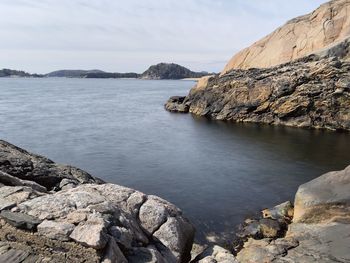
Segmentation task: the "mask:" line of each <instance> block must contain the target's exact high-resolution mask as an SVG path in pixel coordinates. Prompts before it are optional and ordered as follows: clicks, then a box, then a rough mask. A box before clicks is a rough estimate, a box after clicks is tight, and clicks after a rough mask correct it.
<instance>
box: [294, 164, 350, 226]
mask: <svg viewBox="0 0 350 263" xmlns="http://www.w3.org/2000/svg"><path fill="white" fill-rule="evenodd" d="M330 221H339V222H345V221H347V222H349V223H350V166H349V167H347V168H346V169H345V170H343V171H339V172H330V173H327V174H324V175H322V176H320V177H318V178H316V179H314V180H312V181H310V182H308V183H306V184H303V185H301V186H300V187H299V189H298V191H297V193H296V196H295V211H294V218H293V222H295V223H325V222H330Z"/></svg>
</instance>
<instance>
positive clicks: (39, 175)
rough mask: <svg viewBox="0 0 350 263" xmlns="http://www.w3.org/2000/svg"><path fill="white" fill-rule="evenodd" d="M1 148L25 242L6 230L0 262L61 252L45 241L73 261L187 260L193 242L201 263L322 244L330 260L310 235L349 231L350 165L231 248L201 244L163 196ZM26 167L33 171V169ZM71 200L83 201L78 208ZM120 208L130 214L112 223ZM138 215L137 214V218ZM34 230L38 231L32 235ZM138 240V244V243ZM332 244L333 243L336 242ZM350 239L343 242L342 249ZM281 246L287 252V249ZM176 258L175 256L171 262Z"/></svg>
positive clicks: (254, 226) (253, 222)
mask: <svg viewBox="0 0 350 263" xmlns="http://www.w3.org/2000/svg"><path fill="white" fill-rule="evenodd" d="M0 153H1V155H0V156H1V165H0V196H1V198H0V200H1V201H0V205H1V207H0V210H1V213H0V217H1V218H2V219H1V222H0V223H1V226H2V229H4V230H6V231H10V232H11V231H12V232H11V233H12V234H13V235H15V236H16V237H17V238H18V239H19V241H18V242H17V241H16V242H12V243H11V242H10V243H9V242H8V241H6V239H5V237H1V235H0V240H1V242H5V243H6V244H7V246H8V250H6V249H5V251H7V253H2V254H1V252H0V260H1V259H4V258H6V255H7V254H8V253H13V251H17V253H24V252H23V251H25V253H27V254H28V253H29V254H28V255H31V256H33V255H34V254H35V256H37V254H38V253H39V254H40V253H41V254H40V256H42V257H47V258H50V257H51V258H52V257H53V256H54V255H53V254H50V253H47V252H44V250H43V248H42V247H41V246H42V245H39V244H40V242H45V244H46V245H45V246H50V245H49V244H50V242H54V244H55V246H59V247H60V246H63V247H66V249H67V248H68V251H69V252H65V253H58V255H55V256H54V257H56V259H58V258H60V256H64V255H65V256H68V257H72V258H73V257H74V255H75V254H74V253H78V252H75V251H80V252H79V253H88V254H89V255H90V256H91V259H92V258H95V259H98V260H109V259H110V258H118V259H122V261H121V262H127V261H126V260H129V262H133V261H132V259H135V258H138V257H140V255H144V253H146V254H147V253H148V254H150V255H152V257H153V256H154V257H156V258H160V257H162V258H163V259H164V260H165V262H188V261H189V260H190V250H191V248H192V246H193V245H194V247H193V249H192V260H193V259H194V258H196V260H198V261H199V262H201V260H209V259H213V260H217V259H218V255H220V258H226V259H227V260H230V261H229V262H243V263H245V262H254V261H252V260H253V259H254V258H255V257H257V256H259V257H261V256H262V254H261V253H262V252H261V251H263V253H264V255H267V256H268V258H269V260H279V259H282V258H283V259H287V258H288V257H291V255H293V254H296V255H297V256H298V257H300V258H303V257H307V255H305V254H303V251H304V250H305V249H313V250H315V249H316V252H317V253H318V254H320V255H322V256H324V257H325V258H328V257H330V258H331V257H339V255H338V254H336V252H328V250H326V248H327V249H328V245H327V247H326V248H323V247H320V248H319V247H313V246H311V247H310V244H309V243H305V242H304V239H303V236H304V235H305V233H308V235H311V238H320V237H319V236H318V235H321V234H322V233H327V232H323V231H326V230H325V229H328V230H327V231H331V233H333V232H332V231H339V230H338V229H339V228H340V229H343V228H344V229H348V228H349V229H350V221H349V222H348V223H346V222H347V221H346V220H345V221H344V220H341V218H342V217H344V218H345V219H346V218H347V216H348V214H347V212H346V211H347V209H350V208H349V207H348V205H346V203H344V204H343V202H347V201H344V200H348V201H350V192H349V191H345V192H344V191H340V189H342V187H344V185H346V184H350V166H349V167H347V168H346V169H345V170H343V171H339V172H331V173H327V174H325V175H323V176H321V177H318V178H316V179H314V180H312V181H310V182H308V183H306V184H304V185H301V186H300V187H299V190H298V192H297V194H296V198H295V203H294V210H293V205H292V204H291V203H290V202H285V203H283V204H281V205H278V206H276V207H273V208H270V209H265V210H263V211H262V216H261V217H259V218H254V219H247V220H246V221H245V222H244V223H243V224H242V227H241V232H240V233H239V234H238V239H237V240H236V242H235V243H234V244H233V246H234V247H235V248H234V249H233V250H231V251H230V250H227V249H224V248H223V247H219V246H218V245H217V244H215V243H207V244H205V245H204V246H198V245H195V243H194V227H193V225H192V224H191V223H190V222H189V221H188V220H187V219H186V218H185V217H184V216H183V215H182V212H181V210H180V209H179V208H177V207H175V206H174V205H172V204H171V203H169V202H167V201H165V200H164V199H161V198H159V197H156V196H152V195H145V194H143V193H141V192H138V191H137V190H134V189H130V188H126V187H123V186H118V185H115V184H109V183H105V182H103V181H102V180H100V179H98V178H95V177H92V176H91V175H89V174H88V173H86V172H84V171H82V170H80V169H78V168H75V167H71V166H64V165H60V164H56V163H54V162H52V161H51V160H49V159H47V158H45V157H42V156H40V155H35V154H31V153H28V152H27V151H25V150H23V149H21V148H18V147H16V146H14V145H12V144H10V143H7V142H5V141H0ZM27 165H29V166H28V168H25V167H27ZM29 167H31V168H29ZM27 169H32V170H31V171H32V172H30V170H27ZM34 171H35V172H34ZM67 172H68V173H67ZM330 180H331V181H330ZM329 181H330V182H331V184H330V183H329ZM326 189H330V190H331V194H330V195H329V196H324V194H323V192H324V191H326ZM5 193H7V194H5ZM23 193H30V194H29V195H27V194H26V195H24V194H23ZM339 193H340V196H339ZM310 194H311V196H312V200H318V201H317V202H318V203H317V205H316V207H317V210H318V212H317V214H318V216H317V217H316V218H315V217H314V215H313V214H314V213H315V212H314V205H313V203H310V202H309V201H308V199H309V198H311V197H310ZM334 198H337V200H335V199H334ZM72 202H78V203H76V204H75V205H73V206H72V204H73V203H72ZM329 202H337V204H338V205H337V208H336V209H337V210H336V211H334V212H332V211H333V210H329V208H328V207H329V205H328V203H329ZM43 205H44V207H43ZM41 207H43V208H41ZM42 209H44V210H42ZM117 211H118V214H119V216H120V213H121V215H122V217H123V218H125V219H123V221H120V222H119V223H118V224H117V225H113V224H115V223H112V222H113V221H114V220H115V219H113V218H115V216H116V214H115V213H116V212H117ZM333 213H334V214H333ZM104 215H108V217H105V216H104ZM339 216H340V217H339ZM135 217H136V218H138V219H137V220H136V221H135V219H134V218H135ZM107 218H109V219H107ZM18 220H20V221H18ZM106 220H107V221H106ZM111 220H112V221H111ZM339 220H341V221H339ZM19 222H25V224H24V225H23V223H20V224H19ZM337 222H342V223H337ZM119 224H122V227H121V226H120V225H119ZM334 224H335V226H336V230H334V229H333V228H334ZM174 227H175V228H174ZM22 229H24V230H22ZM174 229H176V231H175V232H173V231H174ZM300 229H302V232H300V231H301V230H300ZM28 231H29V232H31V233H34V236H33V234H31V235H30V236H27V234H26V233H28ZM86 231H87V232H86ZM305 231H306V232H305ZM291 236H292V239H291V238H290V237H291ZM33 238H34V240H35V242H36V244H37V245H35V247H32V248H30V247H25V246H24V247H23V244H22V242H27V241H28V239H30V240H33ZM344 238H345V239H346V237H344ZM349 239H350V238H349ZM21 240H22V241H21ZM25 240H27V241H25ZM50 240H51V241H50ZM134 242H136V243H137V244H138V245H137V246H135V245H136V243H134ZM159 242H161V243H162V246H160V243H159ZM232 242H234V240H232ZM329 242H330V243H329V246H331V245H332V244H333V243H332V242H336V241H335V240H333V239H332V240H331V241H329ZM1 244H3V243H1ZM142 244H143V245H142ZM150 244H151V245H150ZM175 244H176V245H175ZM346 244H347V243H346V242H345V243H341V244H338V243H337V245H338V246H339V245H340V246H346ZM140 245H141V247H140ZM74 246H75V247H76V248H74ZM164 246H165V248H164ZM271 246H272V247H275V249H274V250H273V251H279V252H278V253H276V252H271V250H270V249H268V248H269V247H271ZM141 248H142V249H141ZM76 249H78V250H76ZM317 249H318V250H317ZM28 250H30V251H31V252H30V251H29V252H28ZM85 250H86V252H83V251H85ZM11 251H12V252H11ZM18 251H21V252H18ZM280 251H284V252H283V253H282V254H281V253H280ZM341 251H342V250H341ZM341 251H340V252H341ZM316 252H315V253H316ZM326 252H327V253H328V254H327V253H326ZM340 252H339V253H340ZM67 253H68V254H67ZM91 253H92V254H91ZM101 253H102V254H101ZM317 253H316V254H317ZM325 253H326V254H325ZM334 253H335V254H334ZM337 253H338V252H337ZM342 256H343V254H342ZM345 256H346V255H345ZM169 259H172V260H170V261H167V260H169ZM54 260H55V259H54ZM237 260H238V261H237ZM53 262H55V261H53ZM72 262H80V261H74V260H73V261H72ZM88 262H89V261H88ZM91 262H97V261H91ZM104 262H114V261H104ZM203 262H204V261H203ZM218 262H220V261H218ZM268 262H270V261H268Z"/></svg>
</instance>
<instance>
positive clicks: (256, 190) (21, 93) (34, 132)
mask: <svg viewBox="0 0 350 263" xmlns="http://www.w3.org/2000/svg"><path fill="white" fill-rule="evenodd" d="M193 85H194V82H191V81H150V80H148V81H147V80H117V79H65V78H62V79H59V78H57V79H56V78H52V79H8V78H6V79H4V78H2V79H0V92H1V93H0V94H1V96H0V121H1V126H0V138H2V139H4V140H8V141H9V142H11V143H13V144H16V145H18V146H20V147H24V148H25V149H27V150H30V151H33V152H36V153H39V154H41V155H45V156H47V157H49V158H51V159H53V160H54V161H56V162H61V163H67V164H71V165H74V166H78V167H80V168H82V169H84V170H86V171H88V172H90V173H91V174H93V175H95V176H98V177H101V178H102V179H104V180H106V181H108V182H113V183H117V184H120V185H124V186H128V187H132V188H136V189H138V190H140V191H143V192H145V193H148V194H155V195H159V196H161V197H163V198H165V199H167V200H169V201H171V202H173V203H174V204H176V205H177V206H179V207H180V208H181V209H182V210H183V211H184V213H185V214H186V215H187V216H188V217H189V218H190V219H191V221H192V222H193V223H194V224H195V225H196V228H197V232H198V237H199V238H200V239H203V237H204V236H206V235H208V234H211V233H216V234H219V235H220V236H224V235H226V234H229V233H231V232H233V231H234V226H235V225H237V224H238V223H240V222H241V221H242V220H243V219H244V218H245V217H246V216H247V215H250V214H253V213H255V212H256V211H258V210H259V209H262V208H265V207H269V206H273V205H276V204H278V203H280V202H283V201H285V200H292V199H293V197H294V194H295V192H296V190H297V187H298V185H300V184H302V183H304V182H307V181H309V180H311V179H313V178H315V177H317V176H319V175H320V174H322V173H324V172H326V171H330V170H337V169H342V168H344V167H345V166H346V165H348V164H350V160H349V156H350V135H349V134H348V133H336V132H327V131H326V132H322V131H309V130H303V129H295V128H285V127H269V126H259V125H254V124H250V125H248V124H245V125H243V124H233V123H226V122H217V121H209V120H206V119H203V118H196V117H192V116H191V115H183V114H171V113H169V112H166V111H165V110H164V109H163V104H164V102H165V101H166V100H167V99H168V97H169V96H171V95H185V94H187V92H188V90H189V89H190V88H191V87H192V86H193Z"/></svg>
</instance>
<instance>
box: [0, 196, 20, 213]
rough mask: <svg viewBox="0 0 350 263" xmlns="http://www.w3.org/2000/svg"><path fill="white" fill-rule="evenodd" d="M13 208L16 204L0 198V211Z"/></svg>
mask: <svg viewBox="0 0 350 263" xmlns="http://www.w3.org/2000/svg"><path fill="white" fill-rule="evenodd" d="M14 206H16V202H13V201H10V200H7V199H6V198H0V211H2V210H5V209H11V208H12V207H14Z"/></svg>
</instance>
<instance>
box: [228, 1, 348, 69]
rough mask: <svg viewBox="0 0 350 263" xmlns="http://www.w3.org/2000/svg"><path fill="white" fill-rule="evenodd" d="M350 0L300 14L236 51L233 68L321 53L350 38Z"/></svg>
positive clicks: (231, 62) (246, 67)
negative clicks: (250, 44) (248, 45)
mask: <svg viewBox="0 0 350 263" xmlns="http://www.w3.org/2000/svg"><path fill="white" fill-rule="evenodd" d="M349 14H350V0H333V1H330V2H328V3H326V4H323V5H321V6H320V7H319V8H318V9H316V10H315V11H314V12H312V13H310V14H308V15H305V16H301V17H297V18H295V19H293V20H291V21H289V22H287V23H286V24H285V25H284V26H282V27H280V28H278V29H277V30H275V31H274V32H272V33H271V34H269V35H268V36H266V37H264V38H263V39H261V40H259V41H258V42H256V43H254V44H253V45H252V46H250V47H248V48H246V49H244V50H242V51H241V52H239V53H238V54H236V55H235V56H234V57H233V58H232V59H231V60H230V61H229V62H228V64H227V65H226V67H225V69H224V70H223V72H222V74H224V73H226V72H228V71H230V70H232V69H248V68H267V67H271V66H276V65H279V64H282V63H286V62H289V61H291V60H295V59H298V58H301V57H304V56H307V55H310V54H312V53H317V52H320V51H322V50H323V49H325V48H328V47H330V46H332V45H333V44H335V43H338V42H341V41H343V40H345V39H346V38H348V37H350V15H349Z"/></svg>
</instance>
